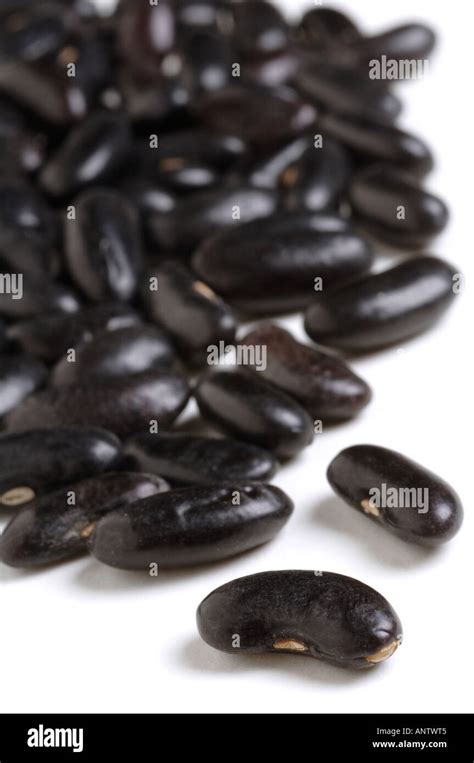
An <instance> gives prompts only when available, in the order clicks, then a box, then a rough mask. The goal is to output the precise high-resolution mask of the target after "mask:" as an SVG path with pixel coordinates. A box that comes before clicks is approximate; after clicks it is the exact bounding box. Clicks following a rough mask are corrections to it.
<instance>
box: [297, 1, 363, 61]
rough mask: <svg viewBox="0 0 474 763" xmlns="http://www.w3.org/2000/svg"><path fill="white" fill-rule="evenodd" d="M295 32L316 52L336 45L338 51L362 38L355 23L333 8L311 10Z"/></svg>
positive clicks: (304, 16)
mask: <svg viewBox="0 0 474 763" xmlns="http://www.w3.org/2000/svg"><path fill="white" fill-rule="evenodd" d="M297 31H298V37H299V39H301V40H302V41H304V42H306V43H308V44H309V45H311V46H312V49H316V50H321V49H322V50H325V49H326V48H328V47H329V48H330V47H332V46H334V45H336V46H337V50H338V51H340V50H341V48H343V47H345V46H348V45H351V44H353V43H354V42H355V41H357V40H358V39H359V38H362V35H361V32H360V30H359V29H358V27H357V26H356V24H355V22H354V21H353V20H352V19H351V18H349V16H347V15H346V14H344V13H341V12H340V11H336V10H334V9H333V8H312V9H311V10H309V11H307V12H306V13H305V14H304V15H303V17H302V19H301V21H300V22H299V25H298V28H297ZM362 39H363V38H362Z"/></svg>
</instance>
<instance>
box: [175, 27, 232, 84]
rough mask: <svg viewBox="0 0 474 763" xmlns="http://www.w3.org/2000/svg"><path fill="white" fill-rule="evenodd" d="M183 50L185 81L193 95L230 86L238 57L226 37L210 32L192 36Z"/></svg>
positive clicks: (185, 40)
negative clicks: (234, 64)
mask: <svg viewBox="0 0 474 763" xmlns="http://www.w3.org/2000/svg"><path fill="white" fill-rule="evenodd" d="M180 47H181V54H182V55H183V57H184V61H185V65H184V71H183V79H184V81H185V83H186V86H187V87H188V88H189V90H190V91H192V92H193V94H194V93H200V92H204V93H205V92H207V91H209V92H215V91H217V90H219V89H220V88H223V87H226V86H227V85H228V84H229V82H230V79H231V70H232V63H233V61H234V60H235V57H234V56H233V51H232V48H231V47H230V45H229V41H228V40H227V39H226V38H225V37H222V35H220V34H216V33H215V32H212V31H207V30H206V31H200V32H193V33H192V34H188V35H186V36H185V38H184V39H183V40H182V41H181V46H180Z"/></svg>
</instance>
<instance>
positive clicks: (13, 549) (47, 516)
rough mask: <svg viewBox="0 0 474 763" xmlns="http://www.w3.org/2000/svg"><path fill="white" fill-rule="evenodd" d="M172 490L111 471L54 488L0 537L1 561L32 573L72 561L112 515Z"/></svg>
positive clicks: (134, 475)
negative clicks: (98, 524) (102, 520)
mask: <svg viewBox="0 0 474 763" xmlns="http://www.w3.org/2000/svg"><path fill="white" fill-rule="evenodd" d="M168 489H169V486H168V485H167V483H166V482H165V481H164V480H162V479H161V478H160V477H154V476H152V475H149V474H138V473H130V474H127V473H126V472H119V473H117V474H114V473H113V472H110V473H108V474H101V475H99V476H97V477H92V478H91V479H88V480H84V481H82V482H77V483H74V484H72V485H68V486H67V487H64V488H60V489H58V490H55V491H54V492H53V493H49V494H48V495H45V496H43V497H41V498H39V499H37V500H36V501H34V502H33V503H32V504H30V505H29V506H26V507H25V508H24V509H22V510H21V511H20V512H19V513H18V514H16V515H15V516H14V517H13V519H12V520H11V521H10V523H9V524H8V525H7V527H6V529H5V530H4V532H3V535H2V536H1V538H0V560H1V561H2V562H4V564H8V565H9V566H10V567H21V568H30V569H32V568H35V567H41V566H43V565H46V564H52V563H54V562H61V561H64V560H66V559H70V558H72V557H74V556H76V555H77V554H80V553H83V552H84V551H86V549H87V538H88V535H89V533H90V532H91V526H92V525H93V524H94V523H95V522H97V520H98V519H100V518H101V517H103V516H105V515H106V514H107V512H108V511H112V510H114V509H115V508H116V507H117V506H118V505H120V506H124V505H125V506H126V505H128V504H133V503H134V502H135V501H140V500H143V499H145V498H147V497H148V496H152V495H156V494H158V493H161V492H162V491H165V490H168ZM71 492H72V493H74V496H75V503H74V504H72V505H71V502H70V500H68V498H70V494H71Z"/></svg>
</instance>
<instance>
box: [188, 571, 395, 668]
mask: <svg viewBox="0 0 474 763" xmlns="http://www.w3.org/2000/svg"><path fill="white" fill-rule="evenodd" d="M197 625H198V629H199V633H200V635H201V637H202V638H203V639H204V641H205V642H206V643H207V644H209V645H210V646H212V647H214V648H215V649H219V650H221V651H223V652H229V653H231V654H238V653H239V652H242V653H244V654H260V653H262V652H284V653H285V652H286V653H291V654H299V655H304V656H307V657H315V658H316V659H318V660H323V661H324V662H330V663H333V664H335V665H339V666H341V667H345V668H370V667H373V666H374V665H376V664H377V663H379V662H383V661H384V660H386V659H388V658H389V657H391V656H392V654H393V653H394V652H395V651H396V649H397V647H398V646H399V645H400V643H401V640H402V626H401V623H400V620H399V618H398V616H397V614H396V613H395V611H394V610H393V608H392V607H391V605H390V604H389V603H388V601H387V600H386V599H384V597H383V596H381V595H380V594H379V593H378V592H377V591H375V590H374V589H373V588H370V587H369V586H368V585H366V584H365V583H362V582H361V581H360V580H355V579H354V578H349V577H346V576H345V575H338V574H336V573H334V572H320V571H316V572H315V571H303V570H285V571H275V572H260V573H258V574H257V575H248V576H247V577H244V578H238V579H237V580H232V581H231V582H230V583H226V584H225V585H223V586H221V587H220V588H217V589H216V590H215V591H213V592H212V593H210V594H209V596H207V597H206V598H205V599H204V601H203V602H201V604H200V606H199V609H198V611H197Z"/></svg>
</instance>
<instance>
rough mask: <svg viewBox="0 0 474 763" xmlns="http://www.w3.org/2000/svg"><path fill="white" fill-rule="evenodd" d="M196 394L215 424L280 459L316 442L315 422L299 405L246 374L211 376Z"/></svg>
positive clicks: (208, 375)
mask: <svg viewBox="0 0 474 763" xmlns="http://www.w3.org/2000/svg"><path fill="white" fill-rule="evenodd" d="M195 395H196V400H197V403H198V406H199V409H200V411H201V414H202V415H203V416H204V418H205V419H207V420H209V421H210V422H211V423H212V424H213V425H215V426H217V427H218V428H219V429H222V430H223V431H224V432H227V433H229V434H231V435H233V436H234V437H237V438H238V439H241V440H245V441H248V442H253V443H255V444H256V445H260V446H261V447H263V448H267V449H268V450H271V451H272V452H273V453H275V454H276V455H277V456H278V457H280V458H283V459H286V458H291V457H292V456H295V455H296V454H297V453H298V452H299V451H300V450H302V449H303V448H305V447H306V446H307V445H310V444H311V442H312V441H313V437H314V429H313V422H312V421H311V419H310V417H309V416H308V414H307V413H306V411H305V410H304V409H303V408H302V407H301V406H300V405H299V403H297V402H296V401H295V400H293V399H292V398H291V397H289V396H288V395H286V394H285V393H284V392H281V391H280V390H278V389H276V388H275V387H272V385H271V384H268V383H267V382H265V381H263V379H258V378H255V377H254V376H253V375H251V374H249V373H245V372H244V371H235V372H229V371H215V372H213V373H209V374H207V375H206V376H204V377H203V378H202V380H201V381H200V383H199V384H198V387H197V389H196V392H195Z"/></svg>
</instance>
